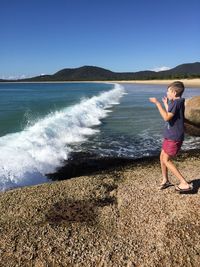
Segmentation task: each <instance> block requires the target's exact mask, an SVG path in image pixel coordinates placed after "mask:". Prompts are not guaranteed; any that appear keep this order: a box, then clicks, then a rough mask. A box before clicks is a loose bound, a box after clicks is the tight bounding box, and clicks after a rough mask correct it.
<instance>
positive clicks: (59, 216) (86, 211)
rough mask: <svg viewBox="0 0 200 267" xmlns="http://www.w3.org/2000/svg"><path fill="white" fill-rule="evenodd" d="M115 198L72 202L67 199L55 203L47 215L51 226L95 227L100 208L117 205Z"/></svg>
mask: <svg viewBox="0 0 200 267" xmlns="http://www.w3.org/2000/svg"><path fill="white" fill-rule="evenodd" d="M116 202H117V201H116V198H115V197H106V198H103V199H88V200H72V199H65V200H64V201H60V202H57V203H55V204H54V205H53V206H52V208H51V209H50V210H49V211H48V214H46V220H47V221H48V222H49V223H50V224H61V223H64V222H70V223H73V222H78V223H87V224H89V225H95V224H97V223H98V208H99V207H104V206H109V205H113V204H116Z"/></svg>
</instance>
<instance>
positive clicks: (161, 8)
mask: <svg viewBox="0 0 200 267" xmlns="http://www.w3.org/2000/svg"><path fill="white" fill-rule="evenodd" d="M199 10H200V1H199V0H188V1H186V0H182V1H181V0H176V1H175V0H168V1H167V0H166V1H163V0H0V78H11V79H12V78H24V77H32V76H36V75H41V74H53V73H55V72H57V71H59V70H61V69H63V68H76V67H80V66H84V65H90V66H98V67H102V68H106V69H109V70H112V71H116V72H135V71H140V70H157V71H158V70H161V69H167V68H173V67H175V66H177V65H179V64H183V63H192V62H197V61H200V16H199Z"/></svg>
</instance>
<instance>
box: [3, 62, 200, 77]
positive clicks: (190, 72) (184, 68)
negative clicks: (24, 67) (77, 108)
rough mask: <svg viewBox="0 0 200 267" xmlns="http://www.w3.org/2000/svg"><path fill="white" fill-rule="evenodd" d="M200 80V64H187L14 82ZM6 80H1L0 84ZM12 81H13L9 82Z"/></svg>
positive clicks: (88, 69) (70, 72) (66, 72)
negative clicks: (155, 68)
mask: <svg viewBox="0 0 200 267" xmlns="http://www.w3.org/2000/svg"><path fill="white" fill-rule="evenodd" d="M183 78H200V62H195V63H187V64H182V65H179V66H176V67H175V68H172V69H170V70H166V71H159V72H155V71H150V70H146V71H139V72H113V71H110V70H107V69H103V68H100V67H96V66H83V67H80V68H73V69H72V68H66V69H62V70H60V71H58V72H56V73H54V74H53V75H41V76H36V77H32V78H27V79H20V80H14V81H24V82H26V81H27V82H30V81H32V82H42V81H105V80H106V81H112V80H151V79H183ZM2 81H6V80H0V82H2ZM7 81H11V80H7Z"/></svg>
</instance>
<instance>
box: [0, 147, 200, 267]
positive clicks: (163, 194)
mask: <svg viewBox="0 0 200 267" xmlns="http://www.w3.org/2000/svg"><path fill="white" fill-rule="evenodd" d="M175 162H176V164H177V165H178V166H179V167H180V168H181V171H182V172H183V173H184V175H185V176H186V178H187V180H188V181H192V182H193V186H194V191H193V192H192V193H191V194H184V195H182V194H178V193H176V192H175V190H174V187H170V188H168V189H166V190H162V191H161V190H159V189H158V186H159V183H160V175H161V173H160V165H159V157H158V156H156V157H150V158H143V159H139V160H135V161H132V162H127V164H121V165H120V163H119V162H116V165H115V166H113V167H111V168H110V169H106V170H99V172H96V173H95V172H93V173H92V172H90V173H88V174H84V176H80V177H76V178H72V179H67V180H62V181H56V182H52V183H47V184H41V185H36V186H29V187H23V188H17V189H13V190H10V191H6V192H4V193H0V209H1V217H0V227H1V243H0V251H1V263H2V264H3V265H5V266H8V265H9V266H16V265H17V264H19V265H20V266H27V265H29V264H30V265H31V266H40V267H41V266H46V265H47V264H48V265H52V266H53V265H54V266H61V265H60V264H61V263H62V266H63V265H64V266H150V267H153V266H160V267H161V266H175V267H176V266H177V267H178V266H198V263H199V261H200V225H199V222H200V214H199V208H198V207H199V201H200V194H199V188H200V176H199V173H200V153H199V150H191V151H186V152H182V153H181V154H180V156H178V157H177V158H176V159H175ZM122 163H123V162H122ZM62 176H63V177H64V176H65V174H64V172H63V174H62ZM171 181H172V182H173V183H174V184H176V183H177V180H175V179H174V177H171Z"/></svg>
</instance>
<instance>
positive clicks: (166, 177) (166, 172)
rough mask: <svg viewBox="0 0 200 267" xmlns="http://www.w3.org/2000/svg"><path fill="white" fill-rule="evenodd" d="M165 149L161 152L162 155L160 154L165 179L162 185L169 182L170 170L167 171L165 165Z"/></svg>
mask: <svg viewBox="0 0 200 267" xmlns="http://www.w3.org/2000/svg"><path fill="white" fill-rule="evenodd" d="M163 152H164V151H163V149H162V150H161V153H160V166H161V171H162V177H163V180H162V183H161V185H163V184H165V183H167V182H168V181H169V178H168V169H167V166H166V165H165V163H164V161H163Z"/></svg>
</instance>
